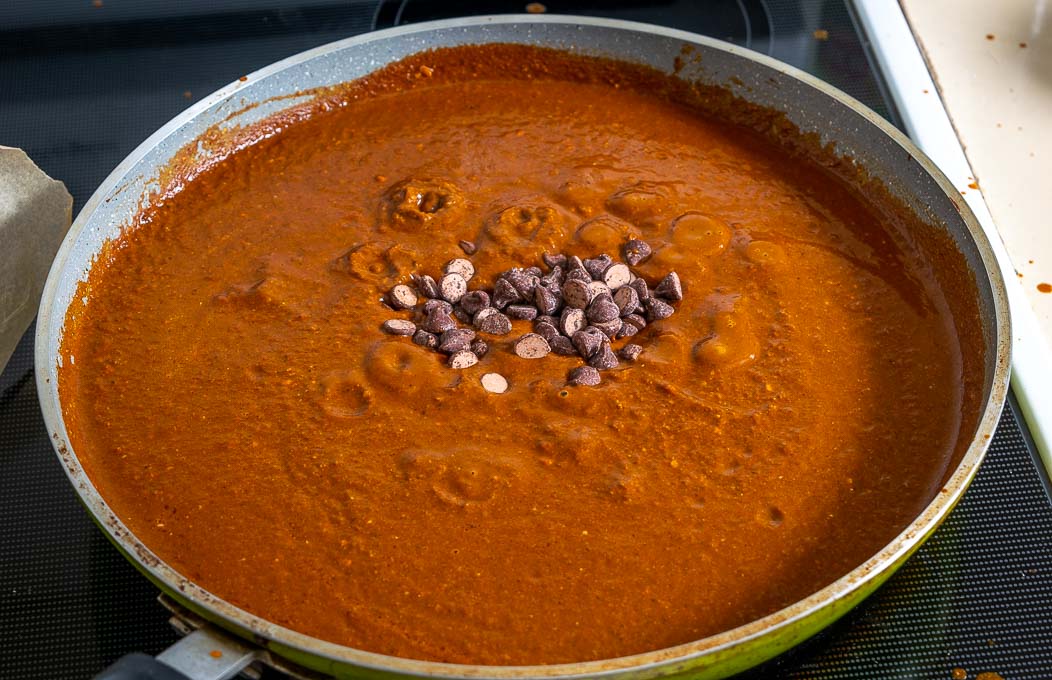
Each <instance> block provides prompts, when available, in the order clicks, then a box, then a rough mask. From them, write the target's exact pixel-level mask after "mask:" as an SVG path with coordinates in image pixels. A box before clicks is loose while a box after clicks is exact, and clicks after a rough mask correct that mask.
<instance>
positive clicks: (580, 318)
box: [383, 239, 683, 385]
mask: <svg viewBox="0 0 1052 680" xmlns="http://www.w3.org/2000/svg"><path fill="white" fill-rule="evenodd" d="M622 251H623V254H624V259H625V262H615V261H614V260H613V259H612V258H611V257H610V256H609V255H606V254H602V255H598V256H596V257H593V258H588V259H584V260H582V259H581V258H579V257H576V256H572V255H571V256H567V255H561V254H556V255H549V254H545V255H544V256H543V259H544V264H545V266H546V267H547V269H548V271H547V272H545V271H544V270H542V269H541V268H540V267H526V268H514V269H509V270H507V271H505V272H502V273H501V274H500V275H499V276H498V277H497V279H496V282H495V283H494V286H493V288H492V290H483V289H475V290H469V289H468V283H469V282H470V281H471V279H472V278H473V277H474V276H475V267H474V265H472V264H471V262H470V261H468V260H465V259H462V258H458V259H454V260H450V261H449V262H447V263H446V265H445V267H443V276H441V277H440V278H439V279H438V280H437V281H436V280H435V279H434V278H432V277H430V276H427V275H414V276H413V284H414V285H413V286H409V285H406V284H400V285H397V286H395V287H394V288H392V289H391V290H390V292H389V293H388V294H387V296H386V298H385V301H386V303H387V304H388V305H390V306H391V307H392V308H394V309H399V310H412V311H413V312H414V313H415V320H412V321H410V320H408V319H390V320H388V321H385V322H384V324H383V330H384V331H385V332H387V333H391V334H394V335H405V336H412V338H413V342H415V343H416V344H418V345H421V346H424V347H427V348H429V349H435V350H437V351H439V352H443V353H445V354H447V355H449V358H448V360H447V363H448V364H449V366H450V367H452V368H467V367H469V366H473V365H475V364H476V363H478V360H479V359H480V358H481V357H482V356H484V355H485V354H486V352H487V351H488V350H489V346H488V345H487V344H486V342H485V340H482V339H481V338H479V337H477V336H476V331H477V332H480V333H488V334H491V335H507V334H508V333H510V332H511V321H512V319H525V320H530V321H533V332H532V333H526V334H525V335H523V336H521V337H520V338H518V339H517V340H516V341H515V343H514V345H513V348H514V351H515V353H516V354H517V355H518V356H520V357H522V358H524V359H539V358H542V357H544V356H547V355H548V354H549V353H552V352H554V353H555V354H561V355H565V356H573V355H579V356H580V357H581V358H583V359H584V360H585V362H586V363H587V365H585V366H580V367H578V368H575V369H573V370H572V371H571V372H570V375H569V383H570V384H572V385H598V384H599V382H600V376H599V371H601V370H606V369H611V368H614V367H616V366H617V365H618V363H619V359H620V360H626V361H633V360H635V359H636V357H638V356H639V354H640V353H641V352H642V351H643V348H642V347H641V346H639V345H636V344H626V345H625V346H624V347H622V348H621V350H620V352H618V353H615V352H614V351H613V349H612V348H611V345H610V343H611V341H612V340H617V339H621V338H625V337H629V336H632V335H635V334H636V333H638V332H639V331H641V330H642V329H643V328H644V327H645V326H646V325H647V324H648V323H650V322H652V321H658V320H661V319H666V318H668V317H669V316H671V315H672V314H673V312H674V311H675V308H674V307H673V306H672V303H674V302H678V301H680V300H682V299H683V288H682V285H681V284H680V280H679V276H678V275H677V274H676V273H675V272H669V274H668V275H667V276H665V278H663V279H662V280H661V281H660V282H659V283H658V284H657V285H656V286H655V287H654V289H653V290H651V289H650V286H649V285H648V284H647V282H646V281H645V280H643V279H642V278H640V277H639V276H637V275H636V274H634V273H633V272H632V270H631V269H630V268H629V264H631V265H633V266H634V265H636V264H639V263H640V262H642V261H643V260H645V259H646V258H647V257H649V255H650V252H651V250H650V247H649V246H648V245H647V244H646V242H644V241H639V240H635V239H633V240H631V241H628V242H627V243H626V244H625V245H624V248H623V249H622ZM626 263H628V264H626ZM422 298H425V299H426V300H425V301H423V302H421V299H422ZM458 322H460V324H464V326H465V327H462V326H460V325H458Z"/></svg>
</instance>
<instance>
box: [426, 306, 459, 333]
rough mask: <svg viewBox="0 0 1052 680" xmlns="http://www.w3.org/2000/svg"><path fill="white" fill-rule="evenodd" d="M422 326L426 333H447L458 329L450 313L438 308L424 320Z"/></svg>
mask: <svg viewBox="0 0 1052 680" xmlns="http://www.w3.org/2000/svg"><path fill="white" fill-rule="evenodd" d="M422 325H423V328H424V330H425V331H430V332H432V333H445V332H446V331H448V330H450V329H453V328H456V327H457V322H456V321H454V320H453V318H452V317H450V315H449V312H447V311H446V310H444V309H441V308H437V307H436V308H435V309H434V310H432V311H431V313H430V314H428V315H427V319H425V320H424V323H423V324H422Z"/></svg>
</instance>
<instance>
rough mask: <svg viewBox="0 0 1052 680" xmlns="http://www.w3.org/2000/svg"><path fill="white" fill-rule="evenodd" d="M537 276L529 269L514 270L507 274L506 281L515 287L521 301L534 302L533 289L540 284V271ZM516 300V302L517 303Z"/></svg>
mask: <svg viewBox="0 0 1052 680" xmlns="http://www.w3.org/2000/svg"><path fill="white" fill-rule="evenodd" d="M537 272H538V273H537V274H534V273H533V272H532V271H530V270H527V269H512V270H510V271H508V272H507V273H505V275H504V280H505V281H507V282H508V283H510V284H511V285H512V286H514V287H515V290H516V291H517V292H518V294H519V300H532V299H533V289H534V288H536V287H537V284H538V283H540V280H541V277H540V270H539V269H538V270H537ZM517 301H518V300H516V301H515V302H517Z"/></svg>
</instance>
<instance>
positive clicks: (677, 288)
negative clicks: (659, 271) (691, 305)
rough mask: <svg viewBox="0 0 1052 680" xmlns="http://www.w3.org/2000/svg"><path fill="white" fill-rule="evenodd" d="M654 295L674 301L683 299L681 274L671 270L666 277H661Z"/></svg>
mask: <svg viewBox="0 0 1052 680" xmlns="http://www.w3.org/2000/svg"><path fill="white" fill-rule="evenodd" d="M654 295H656V296H658V297H661V298H665V299H666V300H671V301H672V302H679V301H680V300H682V299H683V285H682V284H681V283H680V282H679V274H677V273H676V272H669V273H668V274H667V275H666V276H665V278H663V279H661V283H659V284H658V285H657V286H655V287H654Z"/></svg>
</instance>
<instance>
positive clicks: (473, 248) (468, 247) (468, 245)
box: [460, 241, 479, 255]
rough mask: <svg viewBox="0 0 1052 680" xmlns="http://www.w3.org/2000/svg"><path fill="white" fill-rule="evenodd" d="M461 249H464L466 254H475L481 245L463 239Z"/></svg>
mask: <svg viewBox="0 0 1052 680" xmlns="http://www.w3.org/2000/svg"><path fill="white" fill-rule="evenodd" d="M460 249H461V250H463V251H464V254H465V255H474V254H475V253H477V252H478V251H479V247H478V246H477V245H475V244H474V243H473V242H472V241H461V242H460Z"/></svg>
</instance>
